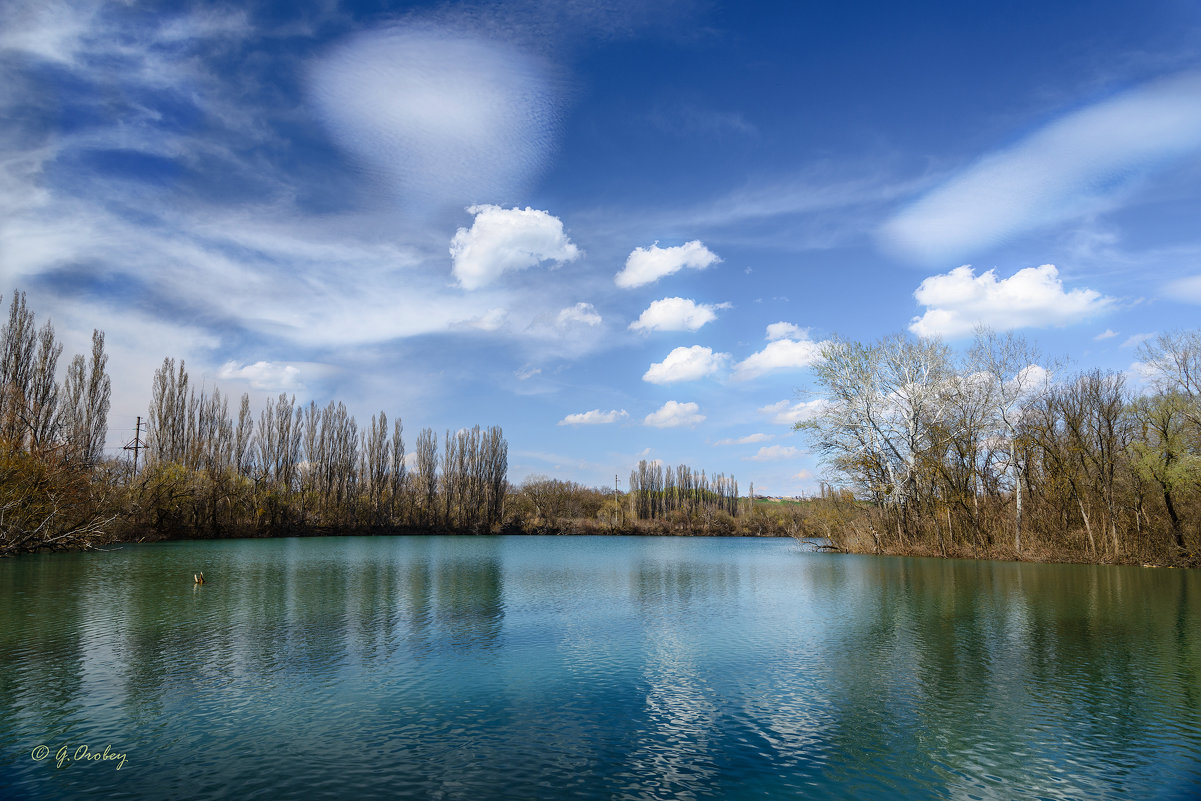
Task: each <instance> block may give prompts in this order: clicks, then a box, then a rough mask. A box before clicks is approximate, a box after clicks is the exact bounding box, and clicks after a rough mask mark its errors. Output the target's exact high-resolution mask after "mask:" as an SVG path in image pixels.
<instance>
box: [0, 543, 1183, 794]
mask: <svg viewBox="0 0 1201 801" xmlns="http://www.w3.org/2000/svg"><path fill="white" fill-rule="evenodd" d="M200 570H203V571H204V573H205V577H206V579H207V583H206V584H204V585H203V586H199V587H197V586H195V585H194V584H193V581H192V574H193V573H194V572H196V571H200ZM106 749H107V754H106V753H105V752H106ZM106 757H107V758H106ZM60 765H61V766H60ZM85 794H86V795H87V796H88V797H95V798H106V797H112V798H117V797H119V798H124V799H165V798H194V799H216V798H223V797H226V796H227V795H228V796H229V797H236V798H242V799H338V798H363V799H376V798H378V799H384V798H387V799H394V798H422V799H425V798H431V799H472V801H476V800H477V799H537V798H544V799H701V798H729V799H738V798H761V799H786V798H806V799H814V798H817V799H820V798H858V799H865V798H896V797H902V796H903V797H907V798H948V799H949V798H975V799H987V798H1049V799H1054V798H1065V799H1066V798H1119V797H1121V798H1130V797H1133V798H1140V799H1142V798H1162V799H1181V801H1183V799H1194V798H1199V797H1201V573H1199V572H1198V571H1182V570H1168V569H1145V568H1139V567H1108V566H1079V565H1038V564H1014V563H1005V562H970V561H942V560H932V559H903V558H885V557H867V556H847V555H835V554H820V553H813V552H809V551H806V550H805V549H804V548H803V547H802V546H801V545H800V544H798V543H797V542H795V541H792V540H779V539H767V540H764V539H724V538H717V539H699V538H657V537H647V538H621V537H347V538H311V539H275V540H228V541H207V542H174V543H159V544H153V545H131V546H125V547H122V548H120V549H119V550H114V551H111V552H105V553H96V552H92V553H71V554H39V555H31V556H24V557H20V558H16V559H7V560H0V798H5V799H74V798H81V797H84V796H85Z"/></svg>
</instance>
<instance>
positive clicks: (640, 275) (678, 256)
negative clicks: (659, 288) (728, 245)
mask: <svg viewBox="0 0 1201 801" xmlns="http://www.w3.org/2000/svg"><path fill="white" fill-rule="evenodd" d="M719 261H721V259H720V258H718V257H717V254H715V253H713V251H711V250H709V248H707V247H705V246H704V245H702V244H701V242H700V240H697V239H694V240H692V241H691V242H685V243H684V244H683V245H678V246H676V247H668V248H661V247H659V243H658V242H656V243H655V244H653V245H651V246H650V247H649V248H635V249H634V251H633V252H632V253H630V255H629V257H628V258H627V259H626V266H625V269H623V270H622V271H621V272H619V273H618V274H617V275H616V277H615V279H614V280H615V281H616V282H617V285H618V286H619V287H622V288H623V289H632V288H633V287H638V286H644V285H645V284H652V283H654V282H655V281H658V280H659V279H660V278H662V277H663V276H665V275H671V274H672V273H674V272H677V271H679V270H682V269H684V268H685V267H687V268H690V269H693V270H703V269H705V268H706V267H711V266H713V265H714V264H717V263H718V262H719Z"/></svg>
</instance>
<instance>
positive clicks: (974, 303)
mask: <svg viewBox="0 0 1201 801" xmlns="http://www.w3.org/2000/svg"><path fill="white" fill-rule="evenodd" d="M913 296H914V297H915V298H916V299H917V302H918V303H920V304H922V305H923V306H925V307H926V312H925V314H923V315H922V316H921V317H915V318H914V319H913V322H912V323H911V324H910V326H909V330H910V331H912V332H913V333H915V334H917V335H918V336H922V337H936V336H937V337H948V338H955V337H961V336H965V335H967V334H970V333H972V331H973V329H975V327H976V326H978V325H986V326H989V327H990V328H994V329H996V330H998V331H1007V330H1010V329H1013V328H1034V327H1040V326H1048V325H1057V326H1063V325H1069V324H1071V323H1076V322H1079V321H1081V320H1084V319H1087V318H1089V317H1092V316H1094V315H1097V314H1100V313H1102V312H1104V311H1106V310H1107V309H1108V308H1109V307H1110V306H1111V305H1112V304H1113V299H1112V298H1107V297H1105V296H1103V295H1102V294H1101V293H1100V292H1096V291H1094V290H1092V289H1073V290H1071V291H1066V292H1065V291H1064V288H1063V281H1061V280H1060V278H1059V271H1058V270H1056V269H1055V265H1053V264H1044V265H1042V266H1041V267H1027V268H1025V269H1022V270H1018V271H1017V272H1016V273H1014V274H1013V275H1011V276H1010V277H1009V278H1003V279H999V280H998V278H997V274H996V271H995V270H988V271H987V272H983V273H981V274H980V275H976V274H975V271H974V270H972V268H971V266H970V265H965V266H963V267H956V268H955V269H954V270H951V271H950V272H949V273H946V274H944V275H934V276H931V277H929V278H927V279H926V280H924V281H922V283H921V285H920V286H918V288H917V290H916V291H915V292H914V293H913Z"/></svg>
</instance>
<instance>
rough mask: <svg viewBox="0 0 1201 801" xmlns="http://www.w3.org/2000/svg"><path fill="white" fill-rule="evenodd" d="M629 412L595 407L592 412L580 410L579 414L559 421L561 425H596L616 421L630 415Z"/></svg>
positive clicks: (570, 415)
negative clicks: (605, 410)
mask: <svg viewBox="0 0 1201 801" xmlns="http://www.w3.org/2000/svg"><path fill="white" fill-rule="evenodd" d="M629 416H630V415H629V413H628V412H627V411H626V410H625V409H611V410H609V411H607V412H602V411H601V410H600V409H593V410H592V411H590V412H579V413H578V414H569V415H567V416H566V417H564V418H563V419H562V420H560V421H559V425H561V426H595V425H603V424H605V423H616V422H617V421H618V420H621V419H624V418H626V417H629Z"/></svg>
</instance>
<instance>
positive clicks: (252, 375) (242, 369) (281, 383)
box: [217, 361, 304, 392]
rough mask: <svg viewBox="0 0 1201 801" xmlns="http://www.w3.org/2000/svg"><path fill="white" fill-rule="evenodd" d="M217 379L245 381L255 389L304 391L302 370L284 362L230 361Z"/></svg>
mask: <svg viewBox="0 0 1201 801" xmlns="http://www.w3.org/2000/svg"><path fill="white" fill-rule="evenodd" d="M217 378H221V379H224V380H226V381H245V382H247V383H248V384H250V386H251V387H252V388H254V389H259V390H266V391H275V392H292V391H298V390H303V389H304V384H303V383H301V381H300V368H299V367H297V366H296V365H294V364H287V363H284V362H263V361H260V362H255V363H253V364H238V363H237V362H236V361H229V362H226V363H225V364H223V365H221V368H220V369H219V370H218V371H217Z"/></svg>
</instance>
